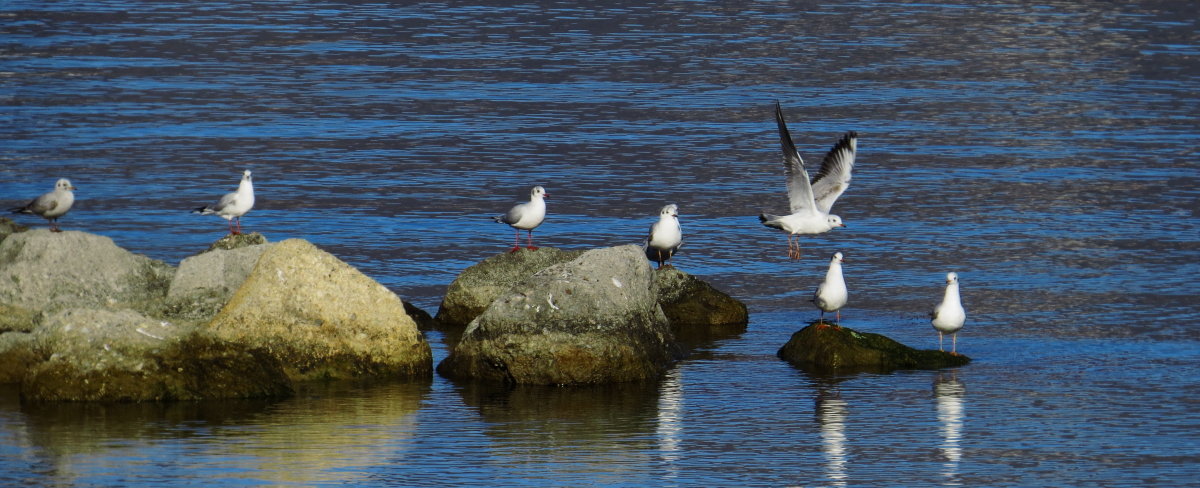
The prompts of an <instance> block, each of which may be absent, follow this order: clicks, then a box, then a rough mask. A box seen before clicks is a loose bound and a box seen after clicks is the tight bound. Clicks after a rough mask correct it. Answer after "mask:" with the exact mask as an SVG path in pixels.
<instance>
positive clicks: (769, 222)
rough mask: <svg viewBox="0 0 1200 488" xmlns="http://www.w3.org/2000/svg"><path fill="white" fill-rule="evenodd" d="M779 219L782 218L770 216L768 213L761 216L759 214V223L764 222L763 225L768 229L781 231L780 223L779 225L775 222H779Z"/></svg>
mask: <svg viewBox="0 0 1200 488" xmlns="http://www.w3.org/2000/svg"><path fill="white" fill-rule="evenodd" d="M779 218H780V217H779V216H778V215H771V214H768V213H761V214H758V221H759V222H762V223H763V225H765V226H767V227H773V228H776V229H780V228H782V227H781V226H780V225H779V223H777V222H774V221H775V220H779Z"/></svg>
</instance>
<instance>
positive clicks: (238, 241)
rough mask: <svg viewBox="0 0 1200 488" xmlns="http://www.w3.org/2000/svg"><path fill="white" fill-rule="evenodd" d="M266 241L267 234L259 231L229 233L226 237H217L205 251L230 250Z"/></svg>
mask: <svg viewBox="0 0 1200 488" xmlns="http://www.w3.org/2000/svg"><path fill="white" fill-rule="evenodd" d="M266 243H267V238H266V236H264V235H262V234H259V233H258V232H251V233H249V234H227V235H226V236H225V237H222V238H220V239H217V241H216V242H214V243H212V245H211V246H208V249H207V250H205V251H204V252H208V251H215V250H218V249H220V250H225V251H229V250H233V249H237V248H241V247H246V246H258V245H261V244H266Z"/></svg>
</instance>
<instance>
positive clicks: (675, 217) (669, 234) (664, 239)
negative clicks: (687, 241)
mask: <svg viewBox="0 0 1200 488" xmlns="http://www.w3.org/2000/svg"><path fill="white" fill-rule="evenodd" d="M681 244H683V231H682V230H681V229H680V228H679V206H678V205H675V204H674V203H672V204H670V205H667V206H665V207H663V208H662V210H659V211H658V222H655V223H654V225H651V226H650V234H649V235H648V236H646V243H645V244H644V245H643V246H642V249H643V250H645V252H646V257H647V258H650V260H651V261H654V262H657V263H658V267H659V269H662V267H663V263H664V262H666V263H667V266H670V265H671V264H670V260H671V257H672V256H674V255H675V252H676V251H678V250H679V246H680V245H681Z"/></svg>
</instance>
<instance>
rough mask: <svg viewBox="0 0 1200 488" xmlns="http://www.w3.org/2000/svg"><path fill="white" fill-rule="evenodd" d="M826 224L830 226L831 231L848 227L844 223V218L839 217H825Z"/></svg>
mask: <svg viewBox="0 0 1200 488" xmlns="http://www.w3.org/2000/svg"><path fill="white" fill-rule="evenodd" d="M825 222H826V223H828V224H829V228H830V229H832V228H834V227H845V226H846V224H843V223H842V218H841V217H838V216H837V215H830V216H828V217H825Z"/></svg>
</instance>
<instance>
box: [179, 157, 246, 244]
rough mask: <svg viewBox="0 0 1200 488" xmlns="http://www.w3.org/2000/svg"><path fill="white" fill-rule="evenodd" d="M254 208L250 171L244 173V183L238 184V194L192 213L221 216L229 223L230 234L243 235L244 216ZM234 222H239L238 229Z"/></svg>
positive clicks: (227, 195) (226, 196) (235, 193)
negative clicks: (235, 227)
mask: <svg viewBox="0 0 1200 488" xmlns="http://www.w3.org/2000/svg"><path fill="white" fill-rule="evenodd" d="M252 208H254V183H252V182H251V181H250V170H246V171H244V172H242V182H241V183H238V189H237V191H236V192H233V193H226V194H225V196H223V197H221V199H220V200H218V201H217V204H216V205H209V206H206V207H200V208H197V209H195V210H192V213H197V214H200V215H213V214H216V215H220V216H221V217H223V218H224V219H225V220H228V221H229V233H230V234H232V235H237V234H241V233H242V216H243V215H246V212H249V211H250V209H252ZM234 220H236V221H237V229H234V225H233V223H234Z"/></svg>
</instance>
